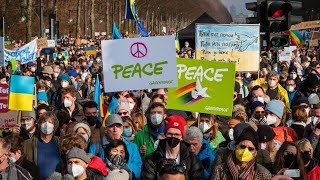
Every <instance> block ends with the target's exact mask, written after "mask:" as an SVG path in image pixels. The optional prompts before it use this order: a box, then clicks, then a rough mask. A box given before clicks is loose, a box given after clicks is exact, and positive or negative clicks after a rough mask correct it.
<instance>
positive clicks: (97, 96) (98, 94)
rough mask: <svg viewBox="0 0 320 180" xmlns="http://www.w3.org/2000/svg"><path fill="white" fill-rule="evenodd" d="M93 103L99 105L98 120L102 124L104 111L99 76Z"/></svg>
mask: <svg viewBox="0 0 320 180" xmlns="http://www.w3.org/2000/svg"><path fill="white" fill-rule="evenodd" d="M93 101H94V102H96V103H97V104H98V119H99V121H100V122H101V121H102V118H101V117H103V109H102V96H101V89H100V80H99V76H98V74H97V77H96V83H95V86H94V93H93Z"/></svg>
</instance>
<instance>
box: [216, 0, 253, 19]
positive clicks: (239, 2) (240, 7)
mask: <svg viewBox="0 0 320 180" xmlns="http://www.w3.org/2000/svg"><path fill="white" fill-rule="evenodd" d="M254 1H255V0H221V2H222V3H223V4H224V5H225V6H226V8H228V10H230V6H231V5H232V4H233V5H235V7H236V8H237V9H236V11H237V14H239V13H241V12H242V13H243V14H245V15H247V14H250V11H248V10H246V6H245V3H247V2H254Z"/></svg>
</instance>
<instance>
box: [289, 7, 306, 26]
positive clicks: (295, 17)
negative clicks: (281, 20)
mask: <svg viewBox="0 0 320 180" xmlns="http://www.w3.org/2000/svg"><path fill="white" fill-rule="evenodd" d="M290 4H291V6H292V11H291V12H290V14H289V16H288V25H289V27H291V25H295V24H298V23H301V22H302V20H303V18H302V13H303V12H301V11H300V13H299V10H300V9H302V2H300V1H290Z"/></svg>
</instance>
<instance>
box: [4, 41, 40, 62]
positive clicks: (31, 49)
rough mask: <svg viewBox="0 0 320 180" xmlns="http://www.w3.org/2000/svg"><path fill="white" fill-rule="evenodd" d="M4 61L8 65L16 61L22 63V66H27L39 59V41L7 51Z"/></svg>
mask: <svg viewBox="0 0 320 180" xmlns="http://www.w3.org/2000/svg"><path fill="white" fill-rule="evenodd" d="M4 56H5V57H4V59H5V63H6V64H7V63H8V61H10V59H12V58H13V59H16V60H19V61H20V62H21V64H26V63H28V62H30V61H33V60H36V59H37V39H34V40H32V41H31V42H29V43H28V44H26V45H24V46H22V47H20V48H19V49H15V50H9V49H5V51H4Z"/></svg>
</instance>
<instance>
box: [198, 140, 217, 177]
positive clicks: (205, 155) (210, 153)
mask: <svg viewBox="0 0 320 180" xmlns="http://www.w3.org/2000/svg"><path fill="white" fill-rule="evenodd" d="M215 157H216V152H215V150H213V149H212V148H211V147H210V143H209V141H208V140H205V139H204V140H203V143H202V147H201V150H200V152H199V154H198V158H199V160H200V161H201V164H202V166H203V168H204V178H205V179H209V177H210V174H211V169H212V167H213V161H214V159H215Z"/></svg>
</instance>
